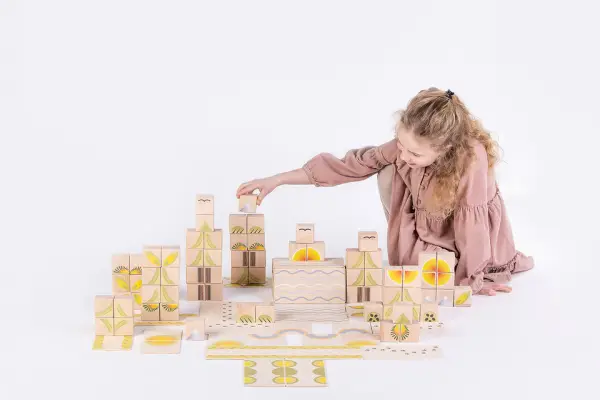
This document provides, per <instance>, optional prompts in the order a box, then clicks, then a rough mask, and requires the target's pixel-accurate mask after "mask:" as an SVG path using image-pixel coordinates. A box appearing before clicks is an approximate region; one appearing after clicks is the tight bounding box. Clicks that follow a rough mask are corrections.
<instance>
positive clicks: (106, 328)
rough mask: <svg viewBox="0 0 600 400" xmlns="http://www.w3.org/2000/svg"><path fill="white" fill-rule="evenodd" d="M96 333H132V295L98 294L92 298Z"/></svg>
mask: <svg viewBox="0 0 600 400" xmlns="http://www.w3.org/2000/svg"><path fill="white" fill-rule="evenodd" d="M94 315H95V317H96V335H99V336H130V335H133V296H132V295H131V294H121V295H100V296H96V297H95V298H94Z"/></svg>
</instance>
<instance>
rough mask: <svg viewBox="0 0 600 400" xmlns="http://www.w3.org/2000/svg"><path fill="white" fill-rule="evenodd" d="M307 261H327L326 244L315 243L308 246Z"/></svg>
mask: <svg viewBox="0 0 600 400" xmlns="http://www.w3.org/2000/svg"><path fill="white" fill-rule="evenodd" d="M306 254H307V258H308V259H307V260H306V261H323V260H325V242H313V243H311V244H307V245H306Z"/></svg>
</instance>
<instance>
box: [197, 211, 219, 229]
mask: <svg viewBox="0 0 600 400" xmlns="http://www.w3.org/2000/svg"><path fill="white" fill-rule="evenodd" d="M196 230H197V231H199V232H212V231H214V230H215V216H214V215H213V214H196Z"/></svg>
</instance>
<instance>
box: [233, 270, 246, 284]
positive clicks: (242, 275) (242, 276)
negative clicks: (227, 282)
mask: <svg viewBox="0 0 600 400" xmlns="http://www.w3.org/2000/svg"><path fill="white" fill-rule="evenodd" d="M249 279H250V271H249V268H248V267H241V268H238V267H231V283H234V284H237V285H241V286H247V285H248V283H249Z"/></svg>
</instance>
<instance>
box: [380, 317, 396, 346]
mask: <svg viewBox="0 0 600 400" xmlns="http://www.w3.org/2000/svg"><path fill="white" fill-rule="evenodd" d="M396 325H397V324H394V323H393V322H391V321H386V320H383V321H381V323H380V325H379V335H380V336H379V340H380V341H381V342H397V341H398V340H396V338H397V335H394V337H392V332H393V328H394V326H396Z"/></svg>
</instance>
